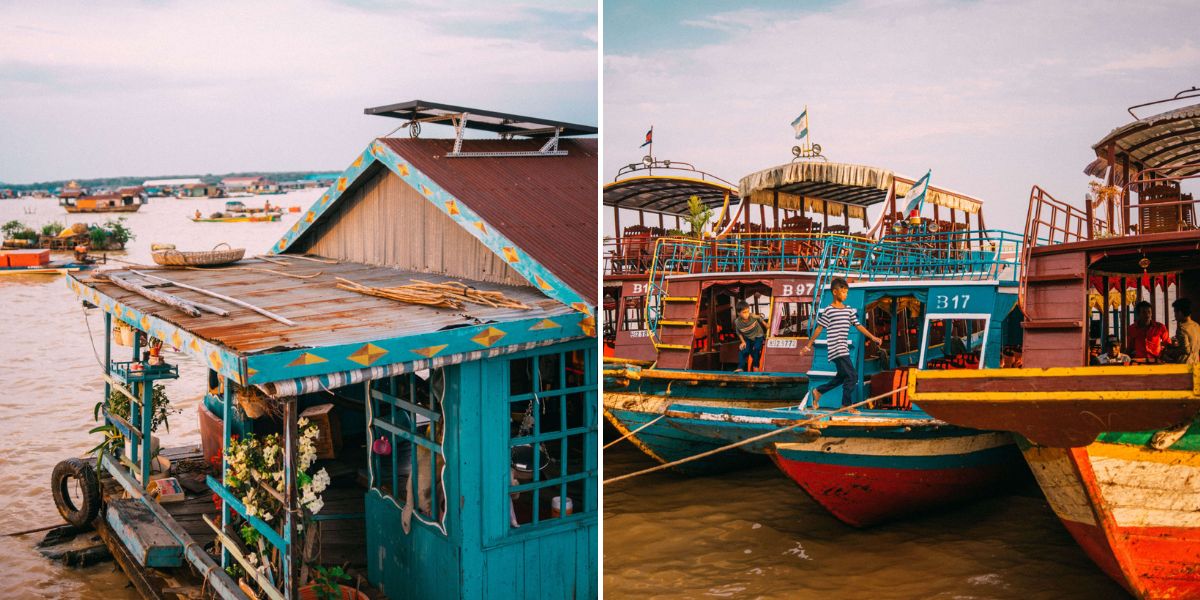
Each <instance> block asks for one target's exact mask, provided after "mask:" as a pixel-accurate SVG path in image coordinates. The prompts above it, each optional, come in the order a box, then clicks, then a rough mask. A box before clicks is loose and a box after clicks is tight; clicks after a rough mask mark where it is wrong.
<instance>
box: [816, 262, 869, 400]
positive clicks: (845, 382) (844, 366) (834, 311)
mask: <svg viewBox="0 0 1200 600" xmlns="http://www.w3.org/2000/svg"><path fill="white" fill-rule="evenodd" d="M829 287H830V291H831V292H832V293H833V302H832V303H830V305H829V306H826V307H825V308H822V309H821V314H820V315H818V316H817V328H816V329H814V330H813V332H812V335H811V336H809V338H808V343H807V344H805V345H804V347H803V348H801V349H800V354H801V355H802V356H803V355H805V354H808V353H809V352H811V351H812V346H813V342H814V341H816V339H817V337H818V336H820V335H821V332H822V331H828V332H829V333H828V334H827V335H826V336H825V348H826V350H827V351H828V353H829V360H830V362H832V363H833V364H834V366H835V367H837V374H836V375H834V376H833V378H832V379H830V380H829V381H827V382H825V383H824V384H822V385H821V386H820V387H818V388H816V389H815V390H813V392H812V394H813V406H814V407H816V406H819V404H818V403H819V402H820V400H821V395H822V394H824V393H825V392H828V391H829V390H832V389H834V388H836V387H838V386H839V385H840V386H842V407H843V408H845V407H847V406H850V405H851V404H854V392H855V391H856V390H857V389H858V371H857V370H855V368H854V361H853V360H851V358H850V327H852V326H853V327H854V328H855V329H857V330H858V331H859V333H861V334H863V336H865V337H866V338H867V339H869V340H871V341H873V342H875V343H876V344H879V345H882V344H883V340H882V339H880V338H878V337H876V336H875V334H873V333H871V332H870V331H869V330H868V329H867V328H866V327H863V326H862V323H859V322H858V311H857V310H855V309H854V308H853V307H850V306H846V304H845V302H846V295H847V294H848V293H850V284H848V283H846V280H845V279H842V278H841V277H835V278H834V280H833V282H832V283H831V284H830V286H829Z"/></svg>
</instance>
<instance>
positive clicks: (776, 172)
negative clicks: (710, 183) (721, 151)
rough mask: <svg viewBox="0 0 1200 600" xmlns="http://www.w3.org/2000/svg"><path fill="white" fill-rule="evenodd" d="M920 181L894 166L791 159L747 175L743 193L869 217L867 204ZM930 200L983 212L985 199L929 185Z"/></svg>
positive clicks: (768, 201)
mask: <svg viewBox="0 0 1200 600" xmlns="http://www.w3.org/2000/svg"><path fill="white" fill-rule="evenodd" d="M913 183H914V180H912V179H908V178H905V177H900V176H897V175H896V174H895V173H893V172H892V171H890V170H887V169H880V168H876V167H868V166H865V165H855V164H848V163H827V162H791V163H788V164H784V165H779V166H776V167H771V168H769V169H763V170H761V171H758V172H756V173H751V174H750V175H747V176H745V177H743V178H742V181H741V184H740V186H739V187H740V191H741V193H742V195H743V196H746V197H748V198H749V199H750V202H752V203H754V204H765V205H767V206H774V205H775V202H776V197H778V203H779V204H778V206H779V208H783V209H787V210H801V206H802V205H803V210H804V211H806V212H808V211H812V212H818V213H825V214H828V215H830V216H841V215H842V212H843V211H844V210H847V209H848V210H849V211H850V217H851V218H855V219H859V218H864V216H865V214H866V207H868V206H871V205H873V204H878V203H880V202H883V201H885V200H887V199H888V197H889V194H891V195H903V194H904V193H905V192H907V191H908V190H909V189H910V188H911V187H912V186H913ZM925 201H926V202H929V203H931V204H935V205H938V206H943V207H945V208H950V209H954V210H961V211H964V212H967V213H970V214H975V213H978V212H979V210H980V209H981V208H982V206H983V202H982V201H980V200H978V199H976V198H972V197H970V196H966V195H964V194H959V193H956V192H952V191H949V190H946V189H944V188H937V187H934V186H930V187H929V191H928V192H927V193H926V196H925Z"/></svg>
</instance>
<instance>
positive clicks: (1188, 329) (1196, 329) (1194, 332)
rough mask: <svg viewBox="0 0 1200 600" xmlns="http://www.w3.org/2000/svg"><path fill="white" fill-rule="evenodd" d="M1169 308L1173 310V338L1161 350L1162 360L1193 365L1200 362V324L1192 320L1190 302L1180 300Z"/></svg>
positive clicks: (1183, 299) (1184, 299)
mask: <svg viewBox="0 0 1200 600" xmlns="http://www.w3.org/2000/svg"><path fill="white" fill-rule="evenodd" d="M1171 308H1173V309H1175V323H1176V326H1175V337H1174V338H1172V339H1171V341H1169V342H1168V345H1167V347H1165V348H1163V351H1162V360H1163V362H1170V363H1184V364H1189V365H1194V364H1196V363H1197V362H1200V323H1196V322H1195V321H1193V320H1192V301H1191V300H1189V299H1188V298H1180V299H1178V300H1176V301H1175V302H1172V303H1171Z"/></svg>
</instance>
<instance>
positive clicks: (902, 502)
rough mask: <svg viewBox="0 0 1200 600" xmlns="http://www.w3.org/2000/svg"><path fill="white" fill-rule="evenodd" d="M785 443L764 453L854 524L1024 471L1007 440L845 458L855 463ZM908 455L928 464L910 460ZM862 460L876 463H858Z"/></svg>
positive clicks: (967, 496) (965, 495)
mask: <svg viewBox="0 0 1200 600" xmlns="http://www.w3.org/2000/svg"><path fill="white" fill-rule="evenodd" d="M991 435H996V434H991ZM897 443H900V444H903V443H904V442H902V441H900V442H897ZM786 446H787V445H777V447H776V449H775V450H773V451H771V452H770V455H771V457H772V459H773V460H774V461H775V464H776V465H778V466H779V468H780V469H781V470H782V471H783V472H784V473H785V474H787V476H788V477H789V478H791V479H792V481H795V482H796V483H797V484H799V485H800V487H801V488H802V489H804V491H805V492H807V493H808V495H809V496H812V498H813V500H816V501H817V503H818V504H820V505H821V506H823V507H825V509H826V510H828V511H829V512H830V513H832V514H833V515H834V516H835V517H837V518H838V519H840V520H841V521H843V522H845V523H847V524H849V525H853V526H855V527H869V526H871V525H875V524H878V523H882V522H885V521H889V520H893V519H896V518H899V517H903V516H906V515H911V514H916V513H921V512H927V511H930V510H933V509H937V508H940V507H944V506H948V505H953V504H958V503H962V502H967V501H970V500H974V499H977V498H980V497H983V496H986V495H990V494H992V493H994V492H996V491H997V490H999V489H1000V488H1002V487H1004V486H1006V485H1012V484H1013V481H1014V480H1015V479H1016V478H1018V477H1021V476H1022V475H1021V471H1023V470H1024V467H1023V466H1022V465H1021V464H1020V458H1019V454H1018V452H1017V451H1016V448H1015V447H1014V446H1012V445H1003V446H995V447H990V448H987V449H984V450H980V451H977V452H973V453H970V454H966V455H945V456H925V457H914V456H874V457H867V456H864V457H862V459H861V460H852V461H849V462H851V463H853V462H858V463H859V464H846V462H847V461H843V462H841V463H839V462H838V461H831V462H826V461H822V460H819V459H818V457H828V456H830V455H829V454H825V455H823V456H822V455H817V454H815V453H807V454H797V453H794V452H789V451H788V450H786V449H784V448H785V447H786ZM789 454H790V455H791V457H789ZM797 458H798V459H797ZM913 459H920V460H922V462H924V463H932V464H915V465H914V464H912V463H913ZM868 461H869V462H877V464H875V465H871V464H861V463H863V462H868ZM889 463H891V464H889Z"/></svg>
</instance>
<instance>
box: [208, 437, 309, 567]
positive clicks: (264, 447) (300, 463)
mask: <svg viewBox="0 0 1200 600" xmlns="http://www.w3.org/2000/svg"><path fill="white" fill-rule="evenodd" d="M297 428H298V430H299V433H300V437H299V439H298V440H297V441H296V453H297V460H296V494H297V496H298V497H299V502H300V506H301V508H302V509H303V510H302V522H301V523H297V525H296V526H297V529H298V530H300V531H304V529H305V523H308V522H310V521H311V519H312V515H315V514H317V513H319V512H321V509H322V508H324V505H325V502H324V500H323V499H322V496H321V494H322V493H323V492H324V491H325V489H326V488H328V487H329V483H330V479H329V473H327V472H326V471H325V469H324V468H322V469H320V470H318V471H316V472H315V473H313V472H311V470H312V467H313V465H314V463H316V460H317V447H316V441H317V436H318V435H319V434H320V429H319V428H318V427H317V426H316V424H314V423H311V422H309V420H308V419H306V418H301V419H300V420H299V421H297ZM283 452H284V448H283V443H282V440H281V439H280V436H279V434H277V433H272V434H270V435H266V436H262V437H258V436H255V435H254V434H252V433H251V434H246V436H244V437H242V438H240V439H239V438H236V437H235V438H233V439H232V440H230V442H229V446H228V448H227V449H226V454H225V455H226V462H227V470H226V473H225V481H224V483H225V487H226V488H227V489H228V490H229V491H230V493H232V494H233V495H234V496H235V497H237V498H238V499H239V500H240V501H241V502H242V505H243V506H245V507H246V516H249V517H256V518H258V519H261V520H262V521H264V522H266V523H268V524H271V525H272V526H275V525H276V523H277V522H278V519H277V517H278V516H279V515H282V514H285V513H286V510H285V509H286V507H285V506H284V504H283V502H281V501H280V499H279V498H280V497H284V494H285V493H286V492H287V481H286V479H285V475H284V469H283V466H284V456H283ZM238 531H239V533H240V534H241V538H242V542H244V543H245V545H246V550H247V552H246V560H247V562H249V563H250V566H252V567H254V568H255V569H256V570H257V571H259V572H260V573H263V574H265V573H267V572H268V571H269V572H271V573H280V572H281V570H280V569H281V567H282V565H281V564H280V562H279V560H280V559H279V557H277V556H276V553H274V552H272V551H271V548H270V547H269V546H267V545H266V544H265V543H264V541H263V539H262V535H261V534H260V533H259V532H258V530H256V529H255V528H254V526H253V525H251V524H250V523H249V522H244V523H243V524H242V525H241V527H240V528H239V530H238ZM300 547H303V544H300Z"/></svg>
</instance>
